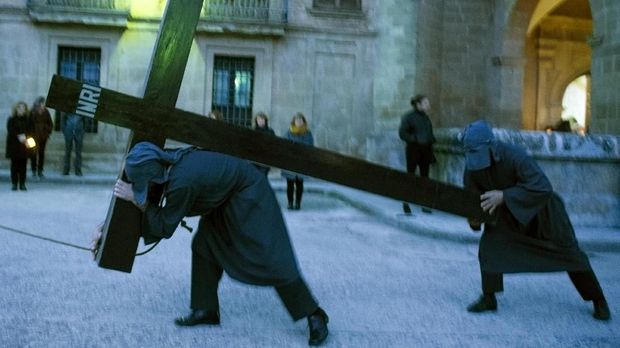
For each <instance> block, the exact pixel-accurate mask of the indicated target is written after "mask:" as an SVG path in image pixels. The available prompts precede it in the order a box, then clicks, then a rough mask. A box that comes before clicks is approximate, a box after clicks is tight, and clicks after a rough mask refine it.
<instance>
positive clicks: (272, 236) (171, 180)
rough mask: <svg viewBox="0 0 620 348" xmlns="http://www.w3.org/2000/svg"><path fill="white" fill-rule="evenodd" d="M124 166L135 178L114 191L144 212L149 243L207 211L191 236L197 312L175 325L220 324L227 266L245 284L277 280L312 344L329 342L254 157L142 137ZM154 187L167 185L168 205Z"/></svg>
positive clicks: (324, 320) (144, 234)
mask: <svg viewBox="0 0 620 348" xmlns="http://www.w3.org/2000/svg"><path fill="white" fill-rule="evenodd" d="M124 168H125V173H126V175H127V179H128V180H129V182H130V183H128V182H124V181H122V180H118V181H117V183H116V185H115V187H114V195H115V196H116V197H118V198H120V199H124V200H127V201H130V202H133V203H134V204H135V205H136V206H137V207H139V208H140V209H141V210H142V211H143V212H144V218H143V225H142V226H143V227H142V237H143V239H144V242H145V243H146V244H151V243H154V242H156V241H158V240H160V239H162V238H170V237H171V236H172V234H173V233H174V231H175V230H176V228H177V226H178V225H179V223H180V222H181V221H182V220H183V218H184V217H186V216H201V218H200V222H199V225H198V232H197V233H196V235H195V236H194V239H193V242H192V272H191V273H192V277H191V279H192V280H191V305H190V307H191V312H190V313H189V314H188V315H186V316H182V317H179V318H177V319H176V320H175V323H176V325H178V326H194V325H199V324H206V325H219V324H220V311H219V300H218V294H217V291H218V284H219V282H220V279H221V277H222V273H223V271H226V273H227V274H228V275H229V276H230V277H231V278H233V279H236V280H238V281H240V282H242V283H246V284H253V285H260V286H273V287H275V289H276V291H277V293H278V295H279V297H280V299H281V300H282V302H283V303H284V306H285V307H286V309H287V310H288V312H289V314H290V316H291V317H292V319H293V320H295V321H296V320H299V319H302V318H306V319H307V321H308V326H309V331H310V332H309V340H308V343H309V344H310V345H319V344H321V343H323V342H324V341H325V339H326V338H327V336H328V328H327V322H328V321H329V318H328V316H327V314H326V313H325V311H324V310H323V309H322V308H321V307H319V305H318V303H317V302H316V300H315V299H314V297H313V296H312V294H311V292H310V289H309V288H308V286H307V284H306V282H305V281H304V279H303V277H302V275H301V272H300V271H299V267H298V265H297V260H296V258H295V254H294V252H293V248H292V246H291V243H290V239H289V236H288V231H287V228H286V224H285V222H284V218H283V216H282V212H281V210H280V207H279V205H278V202H277V200H276V197H275V194H274V192H273V190H272V188H271V186H270V185H269V182H268V181H267V178H266V177H265V176H264V175H263V174H262V173H260V172H259V171H257V170H256V169H255V168H254V167H253V165H252V164H251V163H250V162H248V161H246V160H242V159H239V158H236V157H232V156H228V155H224V154H220V153H216V152H211V151H207V150H200V149H197V148H184V149H178V150H168V151H165V150H162V149H160V148H159V147H157V146H155V145H154V144H152V143H149V142H140V143H138V144H136V145H135V146H134V147H133V148H132V149H131V150H130V152H129V154H128V155H127V157H126V160H125V167H124ZM155 192H163V197H164V199H165V202H166V203H165V205H163V206H161V205H160V204H159V202H160V201H161V200H162V199H161V196H160V195H158V194H155V195H153V193H155ZM149 197H150V198H149ZM97 239H98V238H95V241H94V242H93V248H95V249H96V246H97V245H98V241H97Z"/></svg>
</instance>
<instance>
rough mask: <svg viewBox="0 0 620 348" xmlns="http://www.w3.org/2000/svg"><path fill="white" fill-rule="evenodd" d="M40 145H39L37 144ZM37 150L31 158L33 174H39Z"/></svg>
mask: <svg viewBox="0 0 620 348" xmlns="http://www.w3.org/2000/svg"><path fill="white" fill-rule="evenodd" d="M37 145H39V144H37ZM37 152H38V150H37V149H34V150H33V151H32V156H30V169H31V171H32V174H36V173H37Z"/></svg>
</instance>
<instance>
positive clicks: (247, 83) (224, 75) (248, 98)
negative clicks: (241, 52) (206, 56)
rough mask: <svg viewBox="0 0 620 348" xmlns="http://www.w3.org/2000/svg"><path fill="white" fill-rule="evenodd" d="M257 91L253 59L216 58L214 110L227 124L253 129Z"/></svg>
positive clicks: (214, 68) (214, 63) (214, 69)
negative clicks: (253, 106)
mask: <svg viewBox="0 0 620 348" xmlns="http://www.w3.org/2000/svg"><path fill="white" fill-rule="evenodd" d="M253 87H254V58H242V57H227V56H215V59H214V62H213V96H212V103H211V104H212V106H211V109H212V110H218V111H220V113H221V114H222V117H223V118H224V120H225V121H226V122H230V123H233V124H236V125H240V126H245V127H250V126H251V124H252V98H253Z"/></svg>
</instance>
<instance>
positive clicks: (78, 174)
mask: <svg viewBox="0 0 620 348" xmlns="http://www.w3.org/2000/svg"><path fill="white" fill-rule="evenodd" d="M75 175H77V176H82V175H83V174H82V171H81V170H76V171H75Z"/></svg>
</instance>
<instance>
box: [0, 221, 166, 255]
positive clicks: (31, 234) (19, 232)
mask: <svg viewBox="0 0 620 348" xmlns="http://www.w3.org/2000/svg"><path fill="white" fill-rule="evenodd" d="M0 229H3V230H6V231H9V232H14V233H17V234H21V235H24V236H28V237H32V238H37V239H41V240H44V241H46V242H51V243H56V244H60V245H64V246H68V247H71V248H75V249H80V250H86V251H88V252H93V249H91V248H87V247H83V246H81V245H76V244H71V243H67V242H63V241H61V240H57V239H53V238H48V237H43V236H39V235H36V234H33V233H28V232H24V231H20V230H18V229H15V228H11V227H7V226H4V225H0ZM159 242H160V241H157V243H155V244H153V245H152V246H151V247H150V248H148V249H147V250H145V251H143V252H139V253H136V256H142V255H144V254H146V253H148V252H149V251H151V250H153V248H155V247H156V246H157V244H159Z"/></svg>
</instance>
